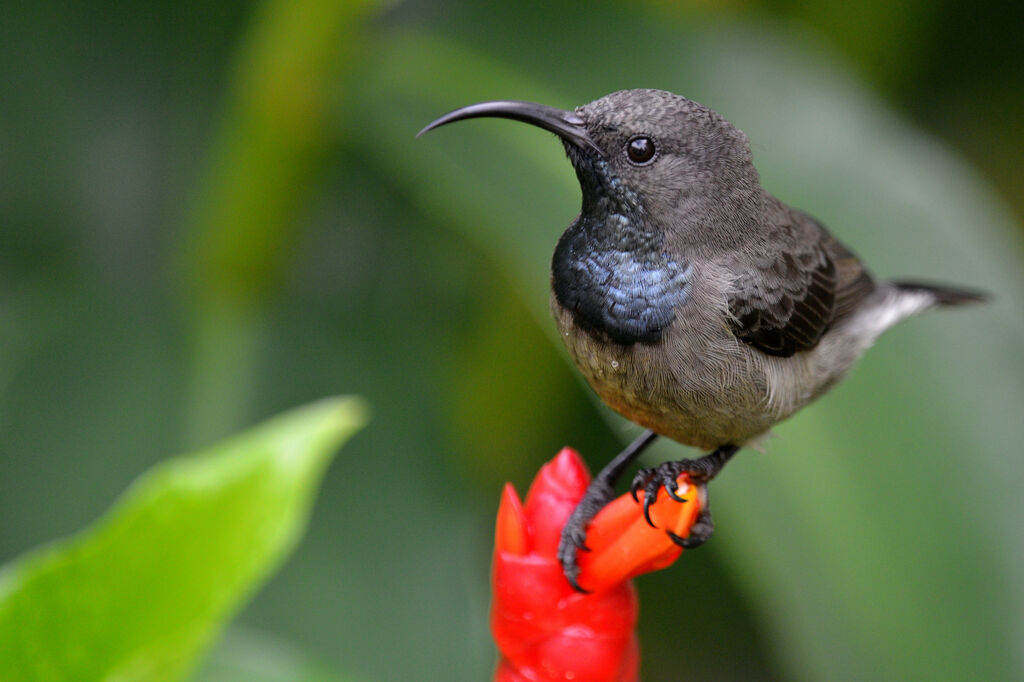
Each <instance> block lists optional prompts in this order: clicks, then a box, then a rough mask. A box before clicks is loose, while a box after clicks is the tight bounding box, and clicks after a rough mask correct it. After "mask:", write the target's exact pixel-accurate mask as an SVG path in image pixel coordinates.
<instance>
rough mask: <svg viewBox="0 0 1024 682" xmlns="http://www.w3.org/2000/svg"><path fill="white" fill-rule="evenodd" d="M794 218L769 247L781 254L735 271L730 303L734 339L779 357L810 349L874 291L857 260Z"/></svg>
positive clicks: (799, 217)
mask: <svg viewBox="0 0 1024 682" xmlns="http://www.w3.org/2000/svg"><path fill="white" fill-rule="evenodd" d="M794 218H796V220H795V221H794V222H795V224H793V225H789V226H786V229H783V230H780V234H778V235H776V236H777V237H784V238H781V239H780V238H776V239H773V240H772V241H771V243H773V244H776V245H781V246H783V248H780V249H777V250H773V251H771V252H770V253H764V254H760V255H758V256H756V257H755V258H754V259H752V261H748V262H747V263H746V264H745V265H744V267H742V268H739V269H738V271H739V276H738V277H737V279H736V282H735V288H734V293H733V295H732V296H731V297H730V299H729V311H730V312H731V313H732V318H733V319H732V330H733V333H734V334H736V336H737V337H738V338H739V339H741V340H742V341H744V342H746V343H749V344H750V345H752V346H754V347H755V348H758V349H760V350H762V351H764V352H765V353H768V354H770V355H777V356H781V357H789V356H791V355H793V354H794V353H796V352H798V351H803V350H808V349H811V348H814V347H815V346H816V345H817V344H818V342H819V341H820V340H821V337H822V336H823V335H824V334H825V332H826V331H827V330H828V328H829V327H830V326H831V325H832V324H833V323H834V322H835V321H836V320H838V319H840V318H841V317H843V316H845V315H846V314H848V313H849V312H850V311H851V310H853V308H855V307H856V304H857V303H858V302H859V301H860V300H861V299H862V298H863V297H864V296H865V295H867V293H869V292H870V291H871V290H872V289H873V288H874V284H873V283H872V281H871V277H870V276H869V275H868V274H867V272H865V270H864V268H863V267H862V266H861V265H860V261H858V260H857V258H856V256H854V255H853V254H852V253H850V252H849V251H848V250H847V249H846V248H845V247H843V246H842V244H840V243H839V242H838V241H836V240H835V239H834V238H832V237H831V236H830V235H829V234H828V233H827V232H826V231H825V230H824V228H822V227H821V226H820V225H819V224H818V223H817V222H815V221H813V219H811V218H809V217H807V216H804V215H802V214H798V215H796V216H794Z"/></svg>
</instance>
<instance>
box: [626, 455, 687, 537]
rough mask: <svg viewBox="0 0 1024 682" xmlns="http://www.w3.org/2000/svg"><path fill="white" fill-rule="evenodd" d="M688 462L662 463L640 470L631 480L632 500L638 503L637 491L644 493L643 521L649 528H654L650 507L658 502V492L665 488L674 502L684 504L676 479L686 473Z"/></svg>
mask: <svg viewBox="0 0 1024 682" xmlns="http://www.w3.org/2000/svg"><path fill="white" fill-rule="evenodd" d="M688 464H690V462H689V460H682V461H679V462H662V463H661V464H659V465H658V466H656V467H654V468H653V469H641V470H640V471H638V472H637V474H636V476H635V477H634V478H633V484H632V485H631V486H630V489H629V492H630V494H631V495H632V496H633V499H634V500H636V501H637V502H639V499H638V498H637V491H638V490H640V489H641V488H642V489H643V491H644V519H646V520H647V523H648V525H650V526H651V528H656V526H655V525H654V522H653V521H651V514H650V507H651V505H652V504H654V503H655V502H656V501H657V500H658V491H659V490H661V489H662V488H665V493H666V494H667V495H668V496H669V497H671V498H672V499H673V500H675V501H676V502H686V498H685V497H680V496H679V493H678V491H679V484H678V483H676V479H677V478H678V477H679V475H680V474H681V473H683V472H684V471H688V470H689V469H688Z"/></svg>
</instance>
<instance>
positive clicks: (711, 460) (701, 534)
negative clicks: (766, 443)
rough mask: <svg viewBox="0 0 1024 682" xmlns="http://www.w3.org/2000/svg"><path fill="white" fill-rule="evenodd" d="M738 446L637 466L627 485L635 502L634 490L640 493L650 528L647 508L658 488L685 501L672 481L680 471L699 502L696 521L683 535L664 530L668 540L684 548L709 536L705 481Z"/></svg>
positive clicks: (699, 543) (697, 544)
mask: <svg viewBox="0 0 1024 682" xmlns="http://www.w3.org/2000/svg"><path fill="white" fill-rule="evenodd" d="M738 449H739V448H737V447H735V446H732V445H726V446H722V447H720V448H718V449H717V450H715V451H714V452H711V453H708V454H706V455H704V456H703V457H700V458H698V459H681V460H678V461H675V462H662V463H661V464H659V465H658V466H656V467H652V468H650V469H641V470H640V471H638V472H637V474H636V476H635V477H634V478H633V484H632V485H631V486H630V489H629V491H630V493H631V494H632V495H633V499H634V500H637V502H639V498H638V496H637V493H638V492H639V491H641V490H643V492H644V518H645V519H646V520H647V523H648V524H650V526H651V527H652V528H654V527H655V525H654V522H653V521H651V515H650V508H651V505H652V504H654V502H655V501H656V500H657V499H658V493H659V491H660V490H661V489H662V488H664V489H665V493H666V494H667V495H668V496H669V497H671V498H672V499H673V500H675V501H677V502H685V501H686V498H684V497H681V496H680V495H679V494H678V491H679V484H678V483H677V482H676V479H678V478H679V477H680V476H681V475H682V474H686V475H687V477H688V478H689V479H690V482H691V483H692V484H693V488H692V490H693V493H694V494H697V495H700V497H701V500H700V502H701V504H700V512H699V513H698V515H697V520H696V521H695V522H694V524H693V526H692V527H691V528H690V532H689V534H688V535H687V536H686V537H685V538H684V537H680V536H678V535H676V534H675V533H673V532H671V531H666V532H667V533H668V535H669V537H671V538H672V541H673V542H675V543H676V544H677V545H679V546H680V547H683V548H684V549H693V548H694V547H699V546H701V545H703V544H704V543H705V542H707V541H708V539H709V538H711V535H712V533H713V532H714V529H715V524H714V522H713V521H712V520H711V507H710V506H709V503H708V487H707V486H708V482H709V481H710V480H711V479H713V478H714V477H715V476H717V475H718V473H719V472H720V471H721V470H722V468H723V467H724V466H725V463H726V462H728V461H729V459H730V458H731V457H732V456H733V455H734V454H735V453H736V450H738Z"/></svg>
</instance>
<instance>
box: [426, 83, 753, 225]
mask: <svg viewBox="0 0 1024 682" xmlns="http://www.w3.org/2000/svg"><path fill="white" fill-rule="evenodd" d="M478 117H500V118H511V119H514V120H517V121H522V122H525V123H530V124H532V125H535V126H538V127H540V128H544V129H545V130H548V131H551V132H553V133H555V134H556V135H558V136H559V137H560V138H561V139H562V142H563V144H564V145H565V149H566V153H567V154H568V156H569V159H570V161H572V164H573V166H574V167H575V169H576V174H577V177H578V178H579V181H580V186H581V188H582V190H583V214H584V215H587V214H588V213H590V214H595V213H597V214H607V213H614V214H618V215H624V216H626V217H628V218H629V219H630V221H631V222H634V223H635V221H642V222H643V223H645V224H647V227H657V228H658V229H662V230H665V229H667V230H669V231H677V230H678V229H679V228H680V227H682V225H678V223H680V222H684V223H685V222H688V221H687V216H691V217H698V218H700V219H702V220H703V219H704V217H705V216H707V217H714V216H716V215H719V214H726V213H729V214H732V215H735V214H736V210H737V208H740V207H739V206H736V205H734V204H737V203H741V204H742V203H751V200H752V199H754V198H755V197H756V195H757V193H758V192H759V189H760V183H759V180H758V176H757V171H755V170H754V166H753V163H752V161H751V154H750V143H749V141H748V140H747V136H746V135H744V134H743V133H742V132H741V131H740V130H738V129H737V128H736V127H735V126H733V125H732V124H731V123H729V122H728V121H727V120H725V119H724V118H723V117H722V116H720V115H719V114H717V113H715V112H714V111H712V110H711V109H708V108H707V107H705V106H703V105H701V104H698V103H696V102H694V101H692V100H689V99H686V98H685V97H681V96H679V95H674V94H672V93H670V92H666V91H664V90H621V91H619V92H614V93H612V94H610V95H607V96H605V97H602V98H601V99H598V100H595V101H593V102H591V103H590V104H586V105H583V106H581V107H577V108H576V109H575V110H574V111H565V110H562V109H556V108H554V107H549V106H545V105H542V104H533V103H530V102H517V101H497V102H482V103H480V104H472V105H470V106H467V107H463V108H461V109H456V110H455V111H452V112H451V113H448V114H446V115H444V116H442V117H441V118H439V119H437V120H436V121H434V122H433V123H431V124H430V125H428V126H427V127H426V128H424V129H423V130H422V131H420V134H423V133H424V132H426V131H428V130H432V129H433V128H437V127H438V126H442V125H445V124H447V123H452V122H454V121H461V120H464V119H467V118H478ZM652 222H653V223H668V224H660V225H656V226H653V225H651V223H652ZM672 223H676V225H673V224H672ZM673 228H674V229H673ZM684 229H685V228H684Z"/></svg>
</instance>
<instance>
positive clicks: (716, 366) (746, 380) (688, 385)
mask: <svg viewBox="0 0 1024 682" xmlns="http://www.w3.org/2000/svg"><path fill="white" fill-rule="evenodd" d="M552 311H553V313H554V316H555V320H556V321H557V323H558V327H559V331H560V332H561V335H562V340H563V341H564V342H565V344H566V348H567V349H568V351H569V354H570V356H571V357H572V359H573V361H574V362H575V363H576V366H577V367H578V368H579V370H580V372H581V373H582V374H583V376H584V377H585V378H586V380H587V382H588V383H589V384H590V386H591V387H592V388H593V389H594V391H596V392H597V394H598V395H599V396H600V397H601V399H602V400H603V401H604V402H605V403H606V404H607V405H608V406H609V407H611V408H612V409H614V410H615V411H616V412H619V413H620V414H622V415H623V416H624V417H626V418H627V419H629V420H631V421H633V422H636V423H637V424H640V425H641V426H644V427H647V428H649V429H651V430H653V431H654V432H655V433H658V434H660V435H663V436H667V437H668V438H671V439H673V440H675V441H678V442H680V443H683V444H685V445H691V446H694V447H698V448H702V449H705V450H711V449H714V448H716V447H718V446H720V445H726V444H733V445H743V444H747V443H749V442H750V441H752V440H755V439H756V438H757V437H758V436H761V435H762V434H764V433H765V432H767V431H768V429H770V428H771V426H772V425H773V424H775V423H776V422H778V421H779V420H781V419H783V418H785V417H786V416H788V414H789V413H790V412H791V411H792V410H790V409H779V407H778V406H777V405H774V404H773V402H772V401H771V400H769V390H768V381H769V375H768V372H767V371H766V368H765V367H764V366H763V365H762V363H759V362H757V361H756V359H755V358H754V356H753V355H752V354H751V352H750V350H749V349H748V348H747V347H746V346H745V345H743V344H742V343H739V342H735V341H734V340H733V339H731V337H729V338H719V339H709V338H707V336H706V334H705V335H693V336H694V338H691V339H687V340H686V341H685V342H683V343H672V339H671V335H672V334H685V333H686V332H685V331H684V330H682V329H679V328H676V329H674V330H673V329H670V330H669V331H668V333H667V336H666V339H664V340H663V342H659V343H656V344H643V343H635V344H631V345H628V346H624V345H621V344H616V343H610V342H608V341H604V340H600V339H599V338H598V337H597V336H596V335H593V334H591V333H589V332H586V331H584V330H582V329H580V328H578V327H577V326H576V325H575V322H574V321H573V316H572V315H571V314H570V313H569V312H568V311H566V310H565V309H564V308H562V307H561V306H559V305H558V303H557V302H555V301H552ZM722 334H723V335H727V334H728V332H727V331H725V330H724V329H723V330H722ZM710 347H714V348H715V349H716V350H715V351H714V352H709V351H708V350H707V349H708V348H710ZM670 348H671V349H672V350H671V351H669V350H668V349H670ZM723 349H730V351H731V352H723Z"/></svg>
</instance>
